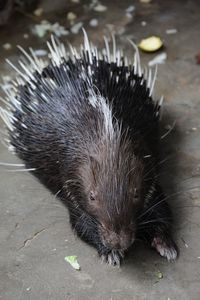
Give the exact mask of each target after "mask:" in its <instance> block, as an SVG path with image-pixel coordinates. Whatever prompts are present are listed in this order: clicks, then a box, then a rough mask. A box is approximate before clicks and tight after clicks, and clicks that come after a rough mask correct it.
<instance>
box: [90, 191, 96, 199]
mask: <svg viewBox="0 0 200 300" xmlns="http://www.w3.org/2000/svg"><path fill="white" fill-rule="evenodd" d="M90 201H95V195H94V192H93V191H91V192H90Z"/></svg>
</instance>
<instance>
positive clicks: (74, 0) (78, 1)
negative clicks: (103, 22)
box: [71, 0, 80, 3]
mask: <svg viewBox="0 0 200 300" xmlns="http://www.w3.org/2000/svg"><path fill="white" fill-rule="evenodd" d="M71 2H72V3H80V0H71Z"/></svg>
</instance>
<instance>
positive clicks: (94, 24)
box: [89, 19, 99, 27]
mask: <svg viewBox="0 0 200 300" xmlns="http://www.w3.org/2000/svg"><path fill="white" fill-rule="evenodd" d="M89 24H90V26H91V27H97V26H98V24H99V22H98V20H97V19H92V20H90V23H89Z"/></svg>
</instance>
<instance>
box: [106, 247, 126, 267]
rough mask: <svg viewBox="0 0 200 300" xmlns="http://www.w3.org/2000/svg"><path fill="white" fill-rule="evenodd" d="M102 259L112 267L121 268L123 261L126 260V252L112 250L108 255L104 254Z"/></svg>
mask: <svg viewBox="0 0 200 300" xmlns="http://www.w3.org/2000/svg"><path fill="white" fill-rule="evenodd" d="M101 258H102V262H106V263H108V264H109V265H111V266H118V267H120V264H121V260H122V259H123V258H124V251H123V250H111V251H110V252H109V253H107V254H102V255H101Z"/></svg>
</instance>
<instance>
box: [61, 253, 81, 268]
mask: <svg viewBox="0 0 200 300" xmlns="http://www.w3.org/2000/svg"><path fill="white" fill-rule="evenodd" d="M65 261H66V262H68V263H69V264H70V265H71V266H72V268H74V269H75V270H77V271H79V270H80V269H81V267H80V265H79V263H78V261H77V256H76V255H70V256H65Z"/></svg>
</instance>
